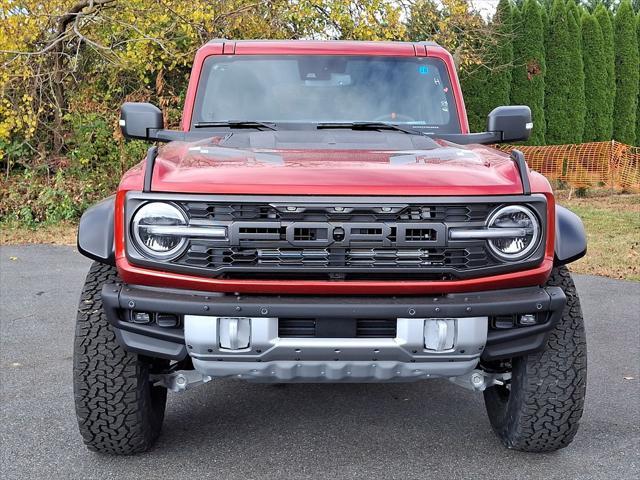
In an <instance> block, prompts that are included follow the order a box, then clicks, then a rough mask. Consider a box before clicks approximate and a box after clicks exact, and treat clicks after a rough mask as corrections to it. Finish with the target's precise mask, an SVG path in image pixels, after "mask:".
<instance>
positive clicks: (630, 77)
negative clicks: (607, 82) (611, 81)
mask: <svg viewBox="0 0 640 480" xmlns="http://www.w3.org/2000/svg"><path fill="white" fill-rule="evenodd" d="M636 29H637V27H636V18H635V15H634V13H633V8H632V6H631V2H630V0H622V2H621V3H620V6H619V7H618V11H617V12H616V19H615V30H614V32H615V33H614V35H615V37H614V38H615V50H616V100H615V104H614V112H615V115H614V117H613V138H614V139H616V140H618V141H619V142H622V143H626V144H633V143H635V141H636V111H637V107H638V82H639V81H640V79H639V76H640V59H639V54H638V33H637V31H636Z"/></svg>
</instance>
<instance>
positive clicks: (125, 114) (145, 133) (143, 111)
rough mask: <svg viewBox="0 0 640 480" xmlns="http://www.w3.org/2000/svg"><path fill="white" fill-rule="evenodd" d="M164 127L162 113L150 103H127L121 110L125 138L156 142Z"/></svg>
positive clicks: (121, 125) (121, 127) (121, 124)
mask: <svg viewBox="0 0 640 480" xmlns="http://www.w3.org/2000/svg"><path fill="white" fill-rule="evenodd" d="M163 126H164V120H163V118H162V112H161V111H160V109H159V108H158V107H156V106H155V105H152V104H150V103H133V102H127V103H125V104H123V105H122V108H121V109H120V129H121V131H122V135H124V137H125V138H129V139H136V140H155V134H156V133H157V132H158V131H159V130H161V129H162V127H163Z"/></svg>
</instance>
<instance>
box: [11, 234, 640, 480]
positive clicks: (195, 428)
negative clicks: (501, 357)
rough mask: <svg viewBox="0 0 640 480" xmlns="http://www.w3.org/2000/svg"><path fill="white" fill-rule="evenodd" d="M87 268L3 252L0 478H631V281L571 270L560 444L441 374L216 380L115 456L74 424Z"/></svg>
mask: <svg viewBox="0 0 640 480" xmlns="http://www.w3.org/2000/svg"><path fill="white" fill-rule="evenodd" d="M88 266H89V261H88V260H86V259H84V258H83V257H81V256H80V255H79V254H78V253H77V252H75V250H74V249H72V248H71V247H50V246H25V247H4V248H2V249H0V277H1V283H0V295H1V297H2V298H1V302H0V320H1V322H0V342H1V344H0V362H1V363H0V375H1V376H0V397H1V398H0V409H1V411H0V442H1V443H0V449H1V450H0V453H1V456H0V478H3V479H26V478H49V479H58V478H61V479H62V478H64V479H70V478H73V479H76V478H77V479H90V478H99V479H108V478H114V479H129V478H141V479H153V478H167V479H169V478H216V479H217V478H246V479H253V478H260V479H270V478H292V479H303V478H363V479H370V478H371V479H373V478H375V479H389V478H402V479H418V478H434V479H435V478H447V479H452V478H491V479H493V478H519V479H524V478H563V479H571V478H589V479H591V478H617V479H631V478H638V474H639V472H640V453H639V450H640V429H639V425H640V388H639V382H638V378H639V376H640V372H639V364H640V326H639V325H640V324H639V318H638V317H639V312H640V283H627V282H621V281H615V280H607V279H603V278H598V277H586V276H580V277H578V278H577V284H578V289H579V291H580V294H581V296H582V302H583V308H584V311H585V316H586V322H587V333H588V341H589V387H588V398H587V402H586V410H585V414H584V417H583V421H582V426H581V429H580V432H579V433H578V436H577V437H576V440H575V441H574V443H573V445H571V446H570V447H569V448H567V449H564V450H563V451H560V452H557V453H554V454H545V455H533V454H522V453H518V452H513V451H509V450H506V449H504V448H503V447H502V446H501V445H500V444H499V443H498V441H497V440H496V438H495V437H494V436H493V434H492V432H491V428H490V426H489V422H488V420H487V418H486V415H485V412H484V406H483V403H482V397H481V395H478V394H474V393H472V392H469V391H466V390H463V389H460V388H459V387H456V386H454V385H453V384H451V383H449V382H448V381H445V380H434V381H430V382H423V383H418V384H396V385H287V386H284V387H275V386H271V385H253V384H248V383H242V382H240V381H233V380H224V381H216V382H212V383H211V384H208V385H205V386H203V387H201V388H199V389H195V390H192V391H190V392H187V393H185V394H182V395H178V394H171V395H170V398H169V404H168V409H167V416H166V420H165V425H164V433H163V435H162V437H161V438H160V441H159V444H158V446H157V447H156V448H155V449H154V450H153V451H152V452H150V453H148V454H145V455H140V456H136V457H127V458H117V457H109V456H104V455H97V454H93V453H90V452H88V451H87V450H86V449H85V448H84V446H83V445H82V442H81V440H80V437H79V435H78V432H77V430H76V424H75V417H74V410H73V403H72V388H71V353H72V352H71V346H72V337H73V329H74V317H75V309H76V303H77V300H78V296H79V293H80V289H81V286H82V283H83V278H84V275H85V273H86V270H87V268H88ZM625 377H632V378H633V379H625Z"/></svg>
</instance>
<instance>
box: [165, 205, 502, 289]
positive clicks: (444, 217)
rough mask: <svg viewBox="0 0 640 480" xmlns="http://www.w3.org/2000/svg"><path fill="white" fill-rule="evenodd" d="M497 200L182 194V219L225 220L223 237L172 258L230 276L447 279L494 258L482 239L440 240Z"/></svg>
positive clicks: (478, 218) (194, 242)
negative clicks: (243, 198) (286, 199)
mask: <svg viewBox="0 0 640 480" xmlns="http://www.w3.org/2000/svg"><path fill="white" fill-rule="evenodd" d="M278 200H279V201H281V198H280V199H278ZM498 205H499V204H498V203H481V202H479V203H474V202H469V203H468V204H466V205H446V204H433V205H428V204H422V203H417V204H408V203H402V202H398V203H390V204H384V203H378V202H377V201H372V202H371V203H368V204H364V203H352V204H348V203H347V204H341V203H336V202H330V201H327V202H326V203H322V204H321V203H304V202H302V201H299V202H291V203H278V202H276V201H274V203H268V202H265V203H249V202H248V203H243V202H229V203H217V202H206V201H204V202H199V201H198V202H196V201H184V202H181V206H182V207H183V208H184V210H185V211H186V212H187V214H188V216H189V221H190V223H192V224H194V225H203V226H206V225H211V224H213V223H216V224H221V225H225V226H226V227H227V229H228V232H229V237H230V238H229V240H228V241H224V242H220V241H214V240H208V239H196V238H194V239H191V240H190V243H189V246H188V248H187V249H186V250H185V252H184V254H183V255H181V256H180V257H179V258H178V259H176V260H174V262H173V263H174V265H176V267H183V268H190V269H193V270H194V271H207V272H210V274H212V275H218V276H219V275H224V276H226V277H235V278H249V277H250V276H251V275H252V274H253V275H254V276H255V278H264V277H261V276H263V275H272V276H273V278H285V277H286V278H290V277H291V278H293V277H294V276H295V275H308V278H323V276H324V278H330V279H335V280H344V279H356V278H362V275H371V276H372V277H371V278H374V277H376V278H380V275H387V276H388V277H389V278H391V277H393V276H394V272H397V274H403V275H407V276H408V277H412V278H415V277H416V276H419V275H422V278H425V279H446V278H452V277H455V276H457V275H463V274H466V272H472V271H473V270H474V269H483V268H487V267H494V266H497V265H499V262H497V261H496V260H495V259H494V257H493V256H492V255H490V254H489V252H488V250H487V246H486V242H484V241H483V240H480V241H471V242H464V243H462V244H458V245H455V246H449V245H448V243H449V242H448V241H447V239H446V235H447V228H448V227H450V226H451V225H454V226H458V227H459V226H464V225H469V226H477V227H481V226H483V225H484V223H485V222H486V219H487V218H488V216H489V215H490V213H491V212H492V211H493V210H494V209H495V208H496V207H497V206H498ZM365 278H366V277H365Z"/></svg>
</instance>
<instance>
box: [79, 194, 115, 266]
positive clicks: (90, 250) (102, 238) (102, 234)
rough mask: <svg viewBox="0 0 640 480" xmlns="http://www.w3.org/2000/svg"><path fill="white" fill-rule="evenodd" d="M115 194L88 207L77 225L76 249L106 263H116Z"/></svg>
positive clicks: (86, 255)
mask: <svg viewBox="0 0 640 480" xmlns="http://www.w3.org/2000/svg"><path fill="white" fill-rule="evenodd" d="M114 213H115V196H113V195H112V196H110V197H107V198H105V199H104V200H102V201H101V202H99V203H96V204H95V205H93V206H92V207H89V208H88V209H87V210H86V211H85V212H84V214H83V215H82V217H81V218H80V224H79V226H78V239H77V245H78V251H79V252H80V253H81V254H82V255H84V256H85V257H89V258H91V259H92V260H96V261H98V262H101V263H106V264H108V265H115V264H116V253H115V246H114Z"/></svg>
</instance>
